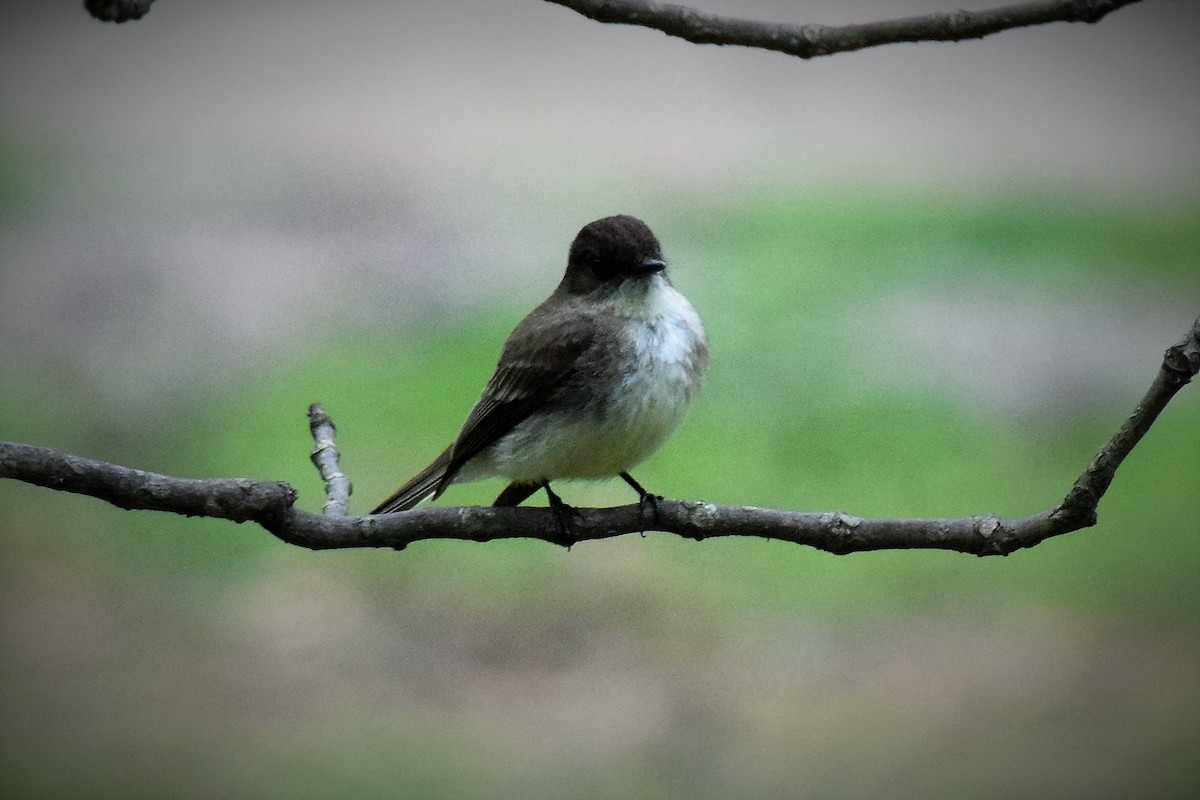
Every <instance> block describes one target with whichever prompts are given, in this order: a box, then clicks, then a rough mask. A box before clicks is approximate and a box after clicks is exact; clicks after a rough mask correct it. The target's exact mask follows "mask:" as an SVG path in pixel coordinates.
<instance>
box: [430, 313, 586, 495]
mask: <svg viewBox="0 0 1200 800" xmlns="http://www.w3.org/2000/svg"><path fill="white" fill-rule="evenodd" d="M542 311H543V309H542V308H540V307H539V308H538V309H536V310H535V311H534V312H533V313H531V314H530V315H529V316H528V317H527V318H526V319H525V320H524V321H523V322H522V323H521V324H520V325H519V326H517V329H516V330H514V331H513V332H512V335H511V336H509V337H508V341H507V342H505V344H504V351H503V353H502V354H501V356H500V363H499V364H498V365H497V366H496V372H495V374H493V375H492V378H491V380H490V381H488V384H487V386H486V387H485V388H484V390H483V394H482V395H481V396H480V398H479V402H478V403H476V404H475V408H474V409H472V411H471V415H470V416H469V417H467V421H466V423H464V424H463V427H462V431H461V432H460V433H459V434H458V438H457V439H456V440H455V442H454V444H453V445H452V446H451V448H450V457H449V461H448V462H447V464H446V469H445V471H444V472H443V473H442V476H441V480H440V481H439V482H438V485H437V489H436V490H435V491H434V494H433V496H434V497H437V496H438V495H440V494H441V493H442V492H443V491H444V490H445V489H446V487H447V486H449V485H450V483H451V482H452V481H453V480H454V476H455V475H456V474H457V473H458V471H459V470H460V469H462V467H463V465H464V464H466V463H467V462H468V461H470V460H471V459H472V458H474V457H475V456H477V455H479V453H480V452H482V451H483V450H484V449H486V448H487V447H489V446H490V445H492V444H493V443H495V442H496V440H498V439H499V438H500V437H502V436H504V435H505V434H506V433H508V432H509V431H511V430H512V429H513V428H514V427H516V426H517V425H519V424H520V423H522V422H524V421H525V420H526V419H528V418H529V416H530V415H532V414H534V413H536V412H538V411H540V410H542V409H544V408H546V407H547V406H549V405H551V404H554V403H556V402H558V401H559V400H560V399H561V397H562V395H563V392H564V389H565V388H567V387H569V386H571V385H573V383H574V382H575V380H576V379H577V378H578V376H579V366H578V362H579V357H580V356H581V355H582V354H583V353H584V351H586V350H587V349H588V348H589V347H590V346H591V345H592V343H593V341H594V340H595V338H596V333H597V331H596V328H595V320H592V319H588V318H587V317H583V316H567V315H564V314H543V313H541V312H542Z"/></svg>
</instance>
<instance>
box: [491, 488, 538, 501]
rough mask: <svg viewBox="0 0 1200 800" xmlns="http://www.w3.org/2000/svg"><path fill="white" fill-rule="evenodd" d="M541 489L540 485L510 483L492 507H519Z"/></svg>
mask: <svg viewBox="0 0 1200 800" xmlns="http://www.w3.org/2000/svg"><path fill="white" fill-rule="evenodd" d="M540 488H542V485H541V484H540V483H510V484H509V485H508V486H507V487H505V489H504V491H503V492H501V493H500V496H499V497H497V498H496V502H494V503H492V505H494V506H519V505H521V503H524V502H525V501H526V500H527V499H528V498H529V496H530V495H532V494H533V493H534V492H536V491H537V490H538V489H540Z"/></svg>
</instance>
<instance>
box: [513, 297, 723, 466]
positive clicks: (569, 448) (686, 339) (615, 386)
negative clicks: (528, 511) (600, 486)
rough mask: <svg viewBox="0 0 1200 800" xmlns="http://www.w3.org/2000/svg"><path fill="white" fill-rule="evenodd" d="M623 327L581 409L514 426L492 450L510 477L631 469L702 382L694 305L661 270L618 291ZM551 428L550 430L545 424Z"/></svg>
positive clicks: (671, 428) (674, 424) (671, 427)
mask: <svg viewBox="0 0 1200 800" xmlns="http://www.w3.org/2000/svg"><path fill="white" fill-rule="evenodd" d="M614 310H615V311H616V312H617V313H619V314H620V315H621V316H623V317H625V318H626V323H625V324H624V325H623V327H622V336H623V337H624V339H625V341H623V342H622V343H621V345H622V346H621V349H622V351H623V352H624V353H626V354H627V355H626V357H625V358H623V359H621V362H620V364H619V367H618V369H619V374H616V375H613V376H609V377H610V380H611V384H610V385H611V387H612V390H611V391H610V392H608V393H607V394H606V395H604V396H598V397H597V398H595V400H594V401H593V402H592V404H591V405H590V406H589V407H588V408H585V409H584V410H582V411H579V412H575V413H571V414H570V415H566V414H564V415H562V416H560V417H556V418H555V419H554V420H553V422H552V423H551V422H550V420H547V419H542V420H540V421H539V420H535V419H531V420H529V421H527V422H526V423H523V424H522V425H520V426H518V428H517V429H515V430H514V431H513V433H512V434H510V435H509V436H506V437H505V438H504V440H503V441H501V442H497V447H496V448H494V450H493V452H492V453H491V459H490V460H491V467H492V469H494V471H495V472H494V473H493V474H500V475H503V476H504V477H506V478H508V479H510V480H513V481H522V482H524V481H539V480H542V479H548V480H554V479H557V478H579V479H590V478H610V477H614V476H616V475H617V474H619V473H621V472H623V471H626V470H630V469H633V467H635V466H637V465H638V464H639V463H641V462H642V461H643V460H645V459H646V458H647V457H648V456H650V455H651V454H652V453H653V452H654V451H655V450H657V449H658V448H659V447H660V446H661V445H662V443H663V442H665V441H666V440H667V438H668V437H669V436H670V435H671V434H672V433H674V432H675V429H676V428H678V427H679V424H680V423H681V422H683V419H684V416H685V415H686V413H687V410H688V407H689V406H690V405H691V403H692V401H693V400H694V399H695V397H696V395H697V394H698V393H699V391H700V387H701V385H702V384H703V378H704V370H705V367H706V365H707V357H708V351H707V345H706V343H705V339H704V328H703V326H702V324H701V322H700V317H699V316H698V315H697V314H696V310H695V309H694V308H693V307H692V304H691V303H689V302H688V300H687V298H685V297H684V296H683V295H682V294H680V293H679V292H678V291H676V290H675V288H674V287H672V286H671V284H670V283H669V282H667V281H666V280H665V279H664V278H662V277H661V276H656V277H655V278H654V279H653V282H652V283H651V285H650V288H649V291H646V292H644V293H642V294H641V295H640V296H632V297H617V298H615V301H614ZM551 428H553V433H550V429H551Z"/></svg>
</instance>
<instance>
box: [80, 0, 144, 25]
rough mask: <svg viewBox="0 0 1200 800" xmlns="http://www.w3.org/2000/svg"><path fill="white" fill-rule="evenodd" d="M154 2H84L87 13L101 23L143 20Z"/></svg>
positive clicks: (103, 0) (98, 0) (93, 0)
mask: <svg viewBox="0 0 1200 800" xmlns="http://www.w3.org/2000/svg"><path fill="white" fill-rule="evenodd" d="M153 2H154V0H83V7H84V8H86V9H87V12H88V13H89V14H91V15H92V16H93V17H95V18H96V19H98V20H100V21H101V22H116V23H121V22H128V21H129V20H131V19H141V18H142V17H144V16H146V14H147V13H148V12H149V11H150V5H151V4H152V3H153Z"/></svg>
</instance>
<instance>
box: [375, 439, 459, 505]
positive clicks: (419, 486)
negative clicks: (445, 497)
mask: <svg viewBox="0 0 1200 800" xmlns="http://www.w3.org/2000/svg"><path fill="white" fill-rule="evenodd" d="M452 449H453V448H452V447H447V448H446V449H445V450H443V451H442V454H441V455H440V456H438V457H437V458H435V459H434V460H433V463H432V464H430V465H429V466H428V467H426V468H425V469H423V470H421V471H420V472H418V473H417V474H416V475H414V476H413V477H412V479H411V480H409V482H408V483H406V484H404V485H403V486H401V487H400V488H399V489H397V490H396V491H394V492H392V494H391V496H390V497H388V499H386V500H384V501H383V502H382V503H380V504H379V505H378V506H377V507H376V508H375V510H374V511H372V512H371V513H372V514H391V513H392V512H394V511H407V510H408V509H410V508H412V507H413V506H415V505H416V504H417V503H419V502H421V501H422V500H424V499H425V498H426V497H429V496H430V495H436V494H441V492H442V490H443V489H445V488H446V486H445V485H444V484H446V483H448V481H446V469H447V468H448V467H449V466H450V451H451V450H452Z"/></svg>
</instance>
